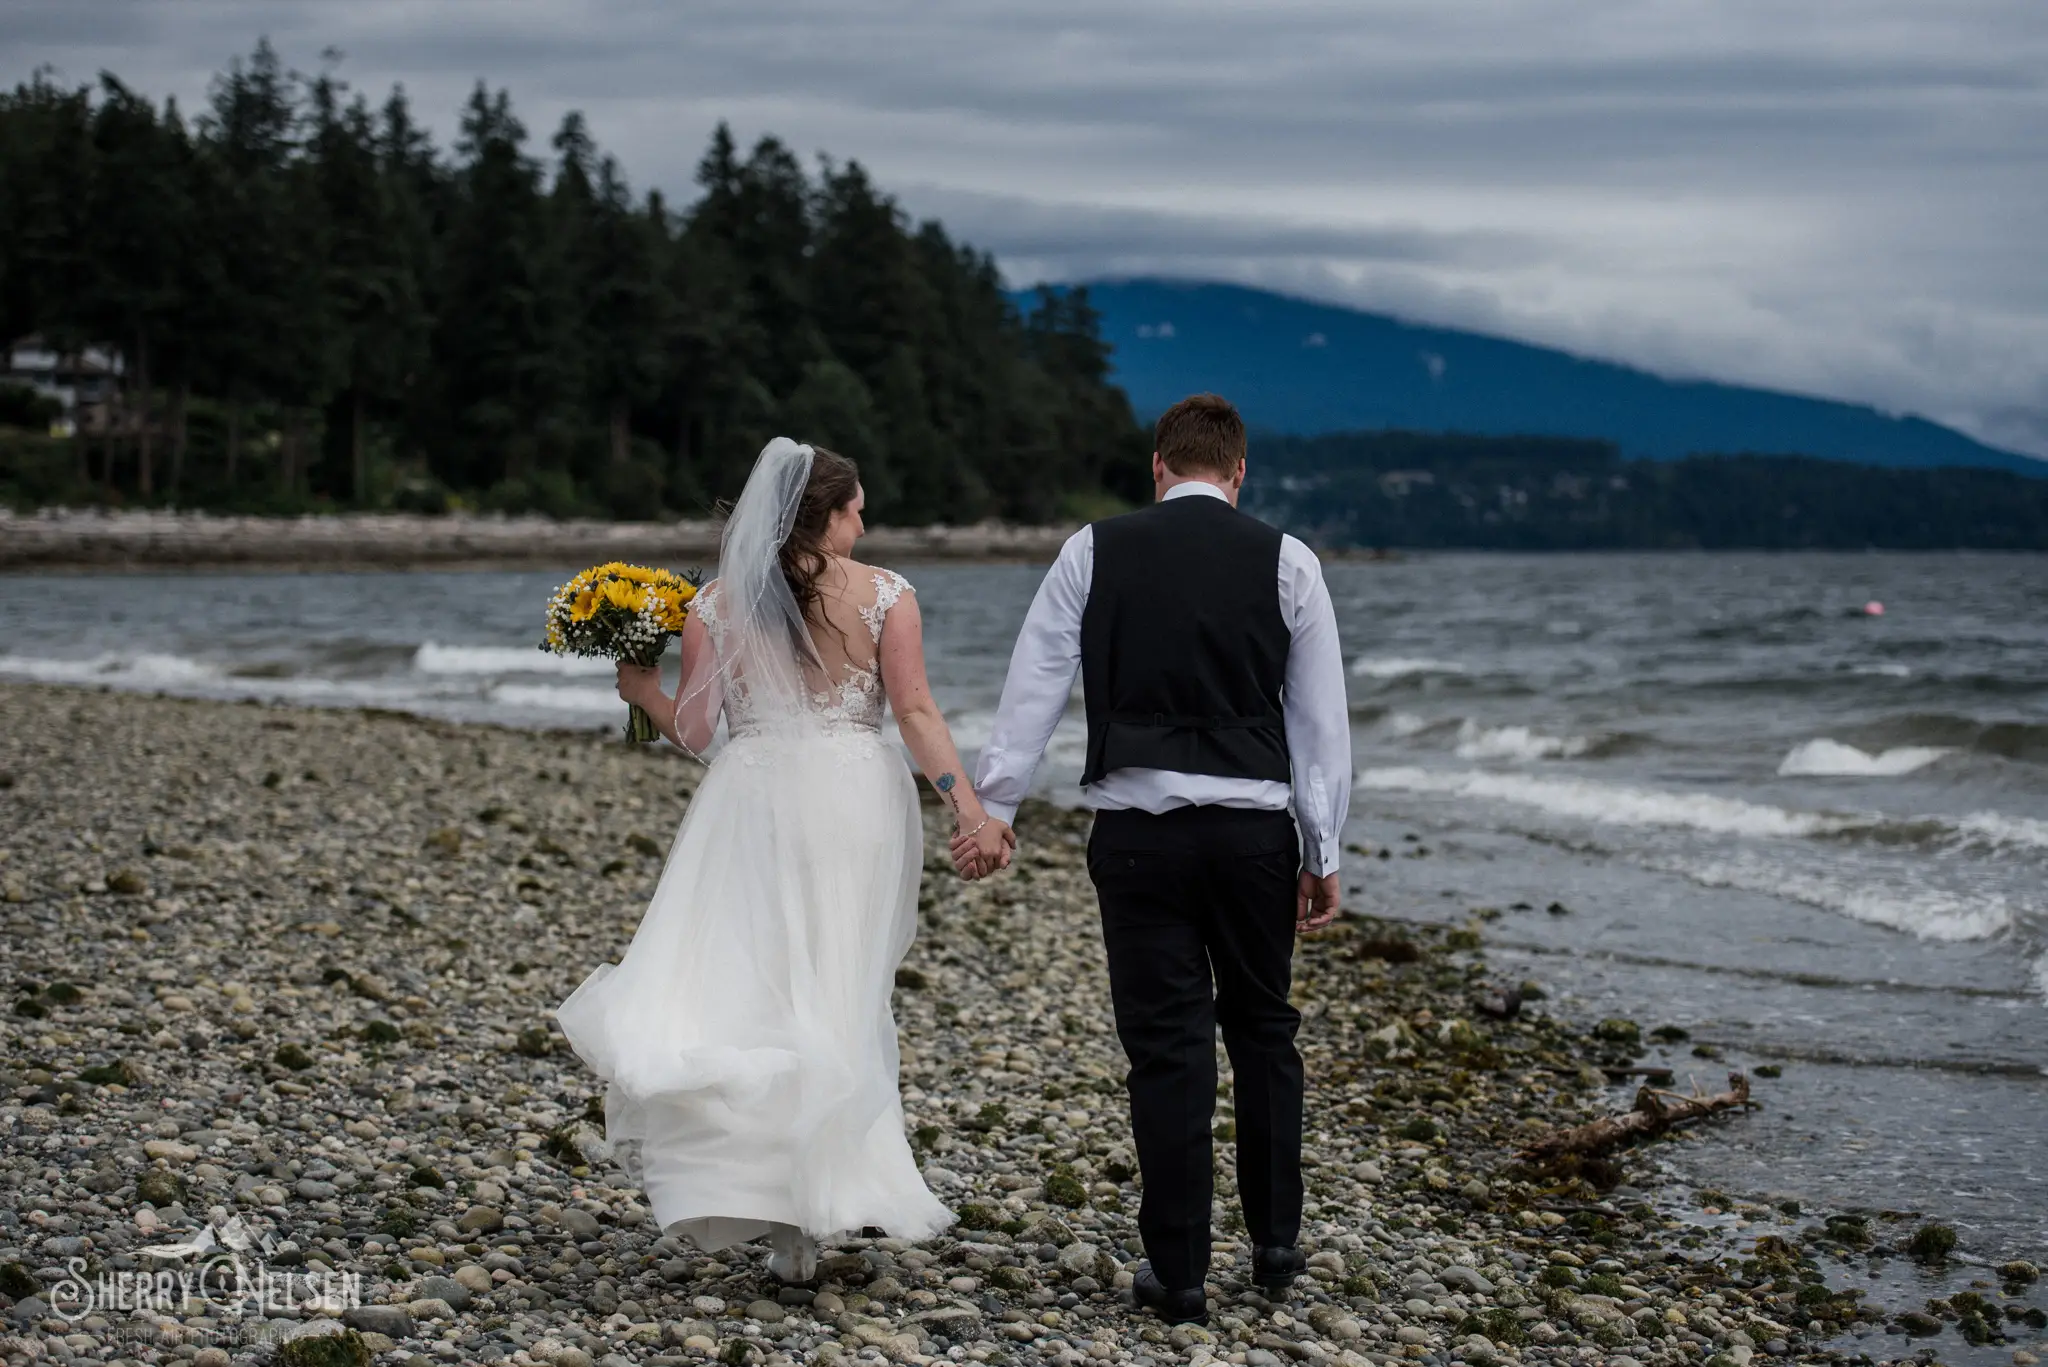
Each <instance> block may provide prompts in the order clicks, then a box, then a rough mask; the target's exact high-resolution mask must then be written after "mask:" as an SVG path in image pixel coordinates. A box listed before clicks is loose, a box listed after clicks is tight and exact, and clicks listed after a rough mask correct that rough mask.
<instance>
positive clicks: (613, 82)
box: [0, 0, 2048, 456]
mask: <svg viewBox="0 0 2048 1367" xmlns="http://www.w3.org/2000/svg"><path fill="white" fill-rule="evenodd" d="M264 33H267V34H269V35H270V37H271V38H272V40H273V41H274V42H275V43H276V44H277V46H278V47H279V49H280V51H281V52H282V53H283V55H284V57H285V59H286V60H287V62H289V63H290V64H292V65H294V66H296V67H298V68H300V69H302V70H310V69H313V68H315V67H316V66H317V65H318V64H319V61H320V53H321V51H322V50H323V49H325V48H328V47H333V48H337V49H339V50H340V51H341V52H342V53H343V54H345V59H344V61H343V64H342V67H341V70H342V74H343V75H344V76H346V77H348V78H349V79H351V80H352V81H353V82H354V83H355V84H356V85H357V86H358V88H361V89H365V90H368V91H370V92H372V93H374V94H376V95H379V96H381V94H382V93H383V91H384V90H385V89H386V88H387V87H388V86H389V85H390V84H391V83H393V82H395V81H396V82H403V83H404V84H405V85H406V87H407V88H408V90H409V91H410V92H411V93H412V95H413V97H414V100H415V104H416V106H417V107H418V109H419V110H420V112H421V113H422V115H424V116H426V117H428V118H429V119H430V120H431V121H432V122H433V123H434V125H435V126H436V128H437V130H439V131H440V132H441V133H442V134H443V137H444V139H445V137H446V135H447V133H448V132H449V131H450V130H451V129H452V126H453V119H454V112H455V110H456V108H457V107H458V106H459V104H460V103H461V101H462V100H463V98H464V97H465V96H466V94H467V92H468V90H469V88H470V87H471V85H472V84H473V83H474V82H475V81H476V80H477V79H478V78H479V77H482V78H485V79H487V80H489V81H491V82H492V83H493V84H495V85H503V86H505V87H507V88H509V89H510V91H511V92H512V96H513V101H514V106H515V108H516V109H517V110H518V111H519V112H520V114H521V115H522V116H523V117H524V118H525V120H526V122H527V125H528V127H529V129H530V130H532V131H533V133H534V134H535V135H536V136H535V145H536V148H537V150H540V151H543V152H544V151H545V150H546V135H547V134H548V133H549V132H551V131H552V129H553V127H554V125H555V123H556V122H557V120H558V119H559V118H560V116H561V114H562V113H563V111H565V110H567V109H571V108H578V109H582V110H584V111H585V112H586V113H587V114H588V115H589V117H590V120H591V123H592V125H593V128H594V129H595V131H596V133H597V135H598V137H599V139H600V141H601V142H602V143H603V144H604V146H605V147H606V148H607V149H608V150H610V151H612V152H614V153H616V154H617V155H618V157H619V159H620V161H621V162H622V163H623V164H624V166H625V167H626V168H627V170H628V171H629V172H630V174H631V175H632V177H633V180H634V183H635V184H636V185H637V186H639V187H641V188H649V187H660V188H662V189H664V190H666V191H669V192H670V193H671V194H672V195H680V196H687V195H688V194H689V193H690V191H691V172H692V170H693V168H694V166H695V163H696V161H697V158H698V156H699V155H700V153H701V151H702V149H703V145H704V142H705V139H706V138H707V136H708V135H709V133H710V131H711V129H712V127H713V126H714V125H715V124H716V122H717V121H718V120H720V119H725V120H728V121H729V122H730V123H731V124H732V125H733V128H734V131H735V133H736V134H737V135H738V136H739V137H740V138H741V139H742V141H743V142H751V140H752V139H753V138H755V137H757V136H759V135H761V134H763V133H770V132H772V133H775V134H777V135H778V136H780V137H782V138H783V139H784V140H785V141H787V142H789V143H790V144H792V145H793V146H794V147H795V148H797V149H798V150H799V151H801V152H803V153H805V154H806V155H809V154H811V153H814V152H820V151H825V152H830V153H832V154H833V155H834V156H836V157H838V158H841V159H857V160H859V161H861V162H863V163H865V164H866V165H867V166H868V167H869V168H870V170H871V171H872V172H873V173H874V174H875V176H876V177H877V179H878V180H880V181H881V183H882V184H883V185H884V186H886V187H888V188H890V189H892V190H894V191H896V192H897V193H898V194H899V196H900V197H901V199H902V200H903V202H904V204H905V205H906V207H908V208H909V209H910V210H911V211H912V212H914V213H917V214H920V215H936V216H939V217H941V218H943V219H944V220H945V221H946V223H947V225H948V226H949V227H950V228H952V229H953V230H954V231H955V232H956V234H958V235H961V236H964V237H966V238H968V239H969V240H971V241H973V242H974V243H975V244H976V245H978V246H981V247H984V248H987V249H989V250H991V251H993V252H995V253H996V255H997V257H998V259H999V260H1000V261H1001V262H1002V264H1003V267H1004V269H1005V271H1006V273H1007V274H1008V276H1009V278H1010V279H1011V280H1012V281H1013V282H1014V283H1018V284H1029V283H1032V282H1035V281H1037V280H1040V279H1048V278H1050V279H1076V278H1087V277H1091V276H1098V275H1111V274H1117V275H1128V274H1138V273H1148V274H1151V273H1157V274H1168V275H1176V276H1189V277H1207V278H1223V279H1231V280H1238V281H1244V282H1248V283H1254V284H1263V285H1268V286H1272V287H1275V288H1281V289H1285V290H1288V291H1290V292H1293V293H1298V294H1303V295H1307V296H1310V297H1314V298H1319V299H1327V300H1332V301H1337V302H1344V303H1352V304H1358V305H1362V306H1367V307H1372V308H1377V309H1385V310H1389V311H1392V312H1395V313H1399V314H1402V315H1404V316H1407V317H1410V318H1414V319H1417V320H1420V321H1425V322H1432V323H1441V324H1449V325H1454V326H1469V327H1475V328H1480V329H1483V330H1486V331H1491V332H1496V333H1500V334H1505V335H1508V336H1512V337H1516V338H1521V339H1524V340H1529V341H1534V342H1540V343H1546V344H1552V345H1561V346H1565V347H1569V348H1571V349H1573V350H1576V351H1580V352H1583V353H1587V354H1591V355H1597V356H1601V357H1604V358H1610V359H1614V360H1619V361H1625V362H1630V363H1633V364H1636V365H1641V366H1645V367H1647V368H1650V369H1653V370H1657V371H1660V372H1663V373H1666V374H1674V375H1694V376H1708V377H1712V378H1717V379H1726V380H1733V381H1738V382H1746V383H1759V384H1766V385H1771V386H1775V387H1780V388H1787V389H1795V390H1800V391H1805V392H1811V393H1818V394H1824V395H1828V396H1831V397H1837V398H1844V399H1853V400H1859V401H1863V402H1868V403H1874V404H1877V405H1878V406H1880V407H1883V408H1886V409H1892V410H1909V411H1914V412H1920V413H1924V414H1927V415H1928V416H1931V417H1935V418H1937V419H1941V420H1943V421H1947V422H1952V423H1955V424H1956V425H1958V426H1960V427H1962V428H1964V429H1965V430H1967V431H1970V432H1972V433H1974V434H1975V435H1978V436H1980V437H1983V438H1985V439H1987V440H1992V441H1995V442H1998V443H2000V444H2003V445H2007V446H2011V447H2014V448H2017V449H2024V450H2028V451H2031V452H2033V453H2035V454H2039V455H2043V456H2048V245H2044V244H2048V0H1236V2H1235V3H1219V2H1218V0H1186V2H1184V3H1164V2H1163V0H1157V2H1155V0H1016V2H1015V3H1011V4H1007V5H995V4H989V3H977V2H975V0H814V2H813V3H789V2H788V0H739V2H737V3H728V0H4V3H0V56H4V68H0V75H4V76H5V77H6V78H7V79H9V80H10V81H11V80H13V79H19V78H24V77H26V76H27V75H28V74H29V73H30V71H32V70H33V69H34V68H35V67H37V66H38V65H42V64H49V65H52V66H54V67H56V68H57V70H58V71H59V72H60V73H61V74H62V75H64V76H66V77H69V78H71V79H74V80H80V81H83V80H88V79H90V78H92V77H93V76H94V75H95V73H96V72H98V71H99V70H100V69H102V68H106V69H111V70H113V71H115V72H116V73H118V74H120V75H121V76H122V77H123V78H125V79H126V80H128V81H129V82H130V84H132V85H135V86H137V87H139V88H141V89H143V90H146V91H149V92H152V93H155V94H159V95H166V94H175V95H178V96H179V97H180V99H181V100H182V101H184V102H185V103H186V104H187V106H188V107H190V106H191V105H192V104H194V103H196V102H197V101H198V100H200V99H201V98H203V95H204V92H205V88H206V84H207V80H208V77H209V75H210V74H211V73H212V72H214V71H216V70H219V69H220V68H222V67H223V66H225V65H226V63H227V61H228V59H229V58H231V57H232V56H234V55H236V54H237V53H244V52H246V51H248V49H249V48H250V47H251V46H253V44H254V43H255V40H256V38H257V37H258V36H259V35H260V34H264Z"/></svg>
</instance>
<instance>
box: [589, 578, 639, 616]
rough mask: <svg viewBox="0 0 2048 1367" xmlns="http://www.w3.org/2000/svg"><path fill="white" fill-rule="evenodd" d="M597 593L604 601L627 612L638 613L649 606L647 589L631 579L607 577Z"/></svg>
mask: <svg viewBox="0 0 2048 1367" xmlns="http://www.w3.org/2000/svg"><path fill="white" fill-rule="evenodd" d="M597 593H598V597H599V598H600V599H601V600H602V601H604V602H607V603H610V604H611V605H612V606H613V607H615V608H623V609H625V610H626V611H627V612H635V613H637V612H639V611H640V610H641V609H642V608H644V607H646V606H647V590H646V589H644V588H642V587H640V586H639V585H638V584H635V583H632V582H631V581H630V580H625V579H607V580H605V582H604V583H603V585H601V586H600V587H599V588H598V591H597Z"/></svg>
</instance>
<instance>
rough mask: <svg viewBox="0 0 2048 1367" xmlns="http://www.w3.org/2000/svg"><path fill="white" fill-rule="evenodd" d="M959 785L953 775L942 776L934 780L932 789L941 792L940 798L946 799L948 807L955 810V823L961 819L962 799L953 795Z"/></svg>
mask: <svg viewBox="0 0 2048 1367" xmlns="http://www.w3.org/2000/svg"><path fill="white" fill-rule="evenodd" d="M957 783H958V780H957V779H955V778H954V777H953V775H951V774H940V775H939V776H938V777H937V778H935V779H933V780H932V787H934V788H937V789H938V790H939V796H940V797H942V798H944V799H946V805H947V806H948V807H951V808H952V809H953V820H954V821H955V822H957V821H959V819H960V799H959V798H958V797H955V796H954V795H953V788H954V786H955V785H956V784H957Z"/></svg>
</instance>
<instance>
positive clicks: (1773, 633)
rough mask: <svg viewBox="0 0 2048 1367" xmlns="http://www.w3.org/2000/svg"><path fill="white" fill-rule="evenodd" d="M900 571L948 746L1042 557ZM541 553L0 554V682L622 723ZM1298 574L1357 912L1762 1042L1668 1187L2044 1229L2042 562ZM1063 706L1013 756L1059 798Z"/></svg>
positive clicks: (1527, 973)
mask: <svg viewBox="0 0 2048 1367" xmlns="http://www.w3.org/2000/svg"><path fill="white" fill-rule="evenodd" d="M904 568H905V569H906V570H907V571H908V573H909V575H910V577H911V579H912V581H913V583H915V584H916V585H917V587H918V590H919V598H920V601H921V604H922V607H923V612H924V616H925V623H926V628H925V630H926V641H927V644H928V649H929V652H930V671H931V676H932V681H933V687H934V691H935V694H936V696H937V697H938V699H939V701H940V702H941V704H942V705H943V706H944V707H945V709H946V711H947V714H948V716H949V718H950V719H951V720H952V723H953V725H954V728H955V732H956V735H957V737H958V739H959V741H960V743H961V746H962V749H963V750H965V751H969V752H971V751H972V750H973V749H974V748H975V747H976V746H977V745H978V744H979V743H981V741H982V740H983V739H984V738H985V737H986V735H987V730H988V726H989V723H990V720H991V718H992V715H993V712H994V709H995V705H996V701H997V697H998V695H999V693H1000V689H1001V681H1002V673H1003V669H1004V667H1005V665H1006V663H1007V661H1008V656H1009V649H1010V642H1011V640H1012V637H1013V635H1014V632H1015V630H1016V627H1017V624H1018V623H1019V622H1020V621H1021V619H1022V617H1023V613H1024V610H1025V608H1026V606H1027V605H1028V603H1029V601H1030V597H1031V594H1032V591H1033V590H1034V588H1035V587H1036V585H1037V582H1038V579H1039V576H1040V573H1041V571H1040V570H1038V569H1036V568H1032V567H1028V566H958V565H944V566H939V565H927V566H915V565H913V566H906V567H904ZM562 577H563V574H562V573H547V572H523V571H522V572H475V573H451V574H420V573H413V574H275V575H218V576H215V575H176V576H160V577H126V576H108V575H92V576H81V577H77V578H67V577H62V576H35V577H14V578H6V577H0V679H8V678H12V679H41V680H47V681H53V682H66V683H86V684H103V685H107V686H111V687H116V688H126V689H136V690H144V691H152V692H168V693H176V694H187V695H200V696H209V697H254V698H264V699H274V700H278V701H283V702H292V703H304V704H312V705H335V706H374V707H385V708H398V709H404V710H410V711H415V712H420V713H424V714H427V715H432V716H438V717H445V718H452V719H462V720H483V721H492V722H497V723H501V724H506V725H513V726H539V727H563V726H571V727H593V728H595V727H604V728H615V727H616V726H617V725H618V723H619V722H620V720H621V719H622V706H621V704H619V703H618V701H617V699H616V698H615V697H614V696H613V694H612V691H611V684H610V674H611V671H610V668H609V667H608V666H606V665H604V664H602V663H601V662H587V661H575V660H561V659H557V658H554V657H550V656H545V655H543V654H541V653H540V652H539V651H538V650H536V649H535V648H534V646H533V642H534V641H535V640H536V639H537V638H538V629H537V623H538V620H539V615H540V611H541V607H542V604H543V603H544V601H545V599H546V597H547V595H548V593H549V592H550V590H551V589H552V588H553V587H554V585H555V584H556V583H557V582H559V580H560V579H561V578H562ZM1328 577H1329V581H1330V585H1331V590H1332V594H1333V597H1334V598H1335V600H1336V603H1337V609H1338V617H1339V626H1340V629H1341V632H1342V635H1343V638H1344V642H1345V647H1346V652H1347V657H1348V659H1349V661H1350V680H1349V682H1350V693H1351V712H1352V722H1353V728H1352V730H1353V742H1354V757H1355V763H1356V773H1357V787H1356V792H1355V796H1354V800H1353V817H1352V822H1351V827H1350V830H1349V831H1348V833H1347V838H1348V841H1349V842H1350V843H1351V844H1352V845H1353V846H1355V847H1356V848H1357V849H1358V850H1362V851H1369V852H1370V853H1367V854H1363V855H1361V854H1356V853H1354V854H1353V855H1352V856H1350V857H1349V859H1348V863H1347V870H1346V875H1347V876H1346V883H1347V887H1348V889H1349V891H1348V896H1349V899H1350V902H1351V905H1353V906H1355V907H1358V908H1362V909H1366V910H1370V911H1373V912H1376V913H1379V914H1383V915H1390V916H1396V917H1404V918H1410V919H1416V920H1429V921H1443V922H1454V923H1462V922H1464V921H1466V920H1468V919H1470V918H1473V917H1475V916H1478V917H1482V918H1485V921H1486V925H1485V929H1486V933H1487V937H1488V943H1489V952H1490V954H1491V957H1492V959H1493V961H1494V962H1495V964H1496V966H1497V968H1498V969H1499V971H1500V972H1502V973H1504V974H1506V975H1509V976H1512V977H1517V978H1522V977H1526V978H1533V979H1535V980H1537V981H1539V982H1541V983H1543V984H1545V985H1546V987H1547V988H1548V989H1549V991H1550V993H1551V995H1552V998H1553V1005H1557V1006H1559V1007H1560V1008H1561V1009H1565V1010H1569V1011H1572V1012H1575V1013H1582V1014H1589V1015H1590V1014H1598V1015H1608V1014H1620V1015H1627V1016H1630V1017H1632V1018H1635V1019H1637V1020H1639V1021H1640V1022H1641V1023H1642V1024H1643V1025H1644V1026H1645V1028H1649V1027H1653V1026H1658V1025H1674V1026H1677V1027H1680V1028H1682V1029H1684V1030H1685V1031H1687V1032H1688V1033H1689V1036H1690V1038H1689V1039H1687V1040H1686V1041H1684V1042H1682V1043H1680V1044H1677V1045H1675V1046H1672V1047H1670V1048H1667V1049H1665V1050H1663V1051H1662V1052H1661V1054H1660V1055H1659V1057H1660V1058H1662V1059H1664V1060H1666V1061H1668V1062H1669V1063H1670V1064H1671V1065H1672V1066H1673V1067H1674V1068H1675V1069H1676V1071H1677V1072H1678V1075H1679V1078H1680V1080H1681V1085H1683V1084H1684V1082H1685V1080H1686V1079H1687V1078H1688V1077H1690V1078H1693V1079H1696V1080H1697V1081H1699V1082H1700V1083H1701V1084H1702V1085H1716V1086H1717V1085H1718V1084H1719V1083H1720V1081H1721V1078H1722V1075H1723V1074H1724V1073H1725V1071H1726V1070H1727V1069H1728V1068H1730V1067H1736V1066H1741V1067H1754V1066H1755V1065H1757V1064H1776V1065H1778V1066H1780V1067H1781V1068H1782V1069H1783V1070H1784V1075H1783V1077H1782V1078H1781V1079H1778V1080H1775V1081H1763V1080H1759V1081H1758V1082H1757V1095H1758V1097H1759V1099H1761V1100H1762V1101H1763V1102H1764V1109H1763V1110H1761V1111H1759V1112H1757V1113H1756V1114H1754V1115H1752V1116H1750V1117H1747V1118H1745V1119H1742V1120H1739V1121H1735V1122H1733V1123H1730V1124H1726V1125H1722V1126H1720V1127H1718V1129H1717V1130H1716V1133H1715V1135H1714V1137H1713V1138H1712V1139H1711V1140H1710V1141H1708V1142H1703V1143H1698V1144H1689V1145H1684V1146H1680V1147H1679V1148H1678V1149H1676V1150H1674V1151H1673V1153H1674V1155H1675V1156H1674V1157H1672V1158H1671V1159H1669V1160H1668V1161H1670V1162H1673V1163H1674V1164H1676V1165H1678V1167H1679V1169H1680V1171H1681V1173H1682V1175H1684V1176H1686V1177H1688V1178H1690V1179H1691V1180H1693V1181H1696V1182H1699V1183H1703V1184H1708V1185H1713V1186H1718V1187H1722V1188H1726V1189H1730V1190H1733V1191H1736V1192H1738V1193H1744V1194H1756V1195H1762V1194H1774V1195H1777V1196H1792V1197H1796V1198H1798V1199H1800V1200H1802V1201H1803V1202H1806V1203H1808V1204H1811V1205H1814V1206H1817V1207H1841V1206H1848V1207H1864V1208H1869V1209H1872V1210H1886V1209H1889V1210H1912V1211H1918V1212H1923V1213H1925V1214H1927V1215H1929V1216H1935V1217H1940V1218H1944V1219H1947V1220H1950V1221H1952V1222H1954V1223H1956V1224H1957V1226H1958V1227H1959V1228H1960V1229H1961V1231H1962V1236H1963V1248H1964V1250H1965V1251H1966V1252H1967V1253H1969V1254H1971V1255H1972V1256H1975V1257H1982V1258H1987V1259H1992V1260H1997V1259H2000V1258H2005V1257H2015V1256H2020V1257H2030V1258H2033V1259H2035V1260H2037V1261H2038V1260H2042V1259H2043V1257H2044V1255H2048V559H2043V558H2041V557H2020V556H2012V557H2007V556H1988V555H1953V556H1903V555H1831V556H1818V555H1816V556H1747V555H1716V556H1702V555H1673V556H1550V557H1512V556H1490V555H1464V556H1450V555H1446V556H1429V557H1416V558H1412V559H1409V560H1405V561H1400V562H1395V563H1386V564H1378V563H1376V564H1333V565H1331V566H1330V567H1329V570H1328ZM1873 601H1877V602H1881V603H1882V604H1883V605H1884V609H1885V610H1884V612H1883V613H1882V614H1881V615H1874V614H1872V613H1870V612H1869V611H1867V610H1866V605H1867V604H1869V603H1871V602H1873ZM58 605H61V607H59V606H58ZM81 605H84V606H81ZM1072 711H1073V715H1072V716H1070V718H1069V719H1068V721H1067V722H1065V723H1064V724H1063V725H1062V727H1061V729H1060V731H1059V733H1058V734H1057V735H1056V737H1055V739H1054V744H1053V747H1052V750H1051V752H1050V754H1049V756H1048V760H1047V763H1046V765H1045V767H1044V770H1043V771H1042V773H1041V775H1040V786H1041V789H1042V790H1043V791H1044V792H1045V793H1046V794H1047V795H1048V796H1052V797H1055V798H1057V799H1060V800H1066V801H1072V800H1074V798H1075V796H1076V790H1075V788H1074V780H1075V778H1076V777H1077V775H1078V773H1079V769H1080V761H1081V743H1082V729H1081V725H1080V721H1079V707H1078V701H1077V703H1076V705H1075V707H1074V708H1073V709H1072ZM1023 834H1024V836H1025V838H1026V839H1028V838H1029V835H1030V833H1029V831H1028V829H1027V830H1026V831H1025V832H1023ZM1382 852H1384V857H1382ZM1701 1047H1703V1048H1704V1050H1705V1052H1706V1054H1709V1055H1719V1056H1720V1057H1719V1058H1716V1057H1709V1056H1696V1055H1695V1053H1694V1050H1695V1048H1701ZM1616 1101H1617V1105H1621V1104H1625V1103H1626V1096H1625V1094H1623V1093H1620V1092H1618V1093H1617V1095H1616Z"/></svg>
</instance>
